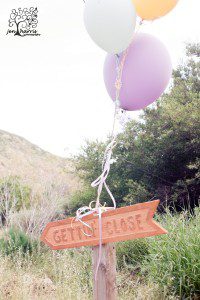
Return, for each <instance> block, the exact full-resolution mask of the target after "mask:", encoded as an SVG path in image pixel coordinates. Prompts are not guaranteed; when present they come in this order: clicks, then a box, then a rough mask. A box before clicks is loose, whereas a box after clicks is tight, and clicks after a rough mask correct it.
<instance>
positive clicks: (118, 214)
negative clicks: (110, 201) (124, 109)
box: [41, 200, 167, 250]
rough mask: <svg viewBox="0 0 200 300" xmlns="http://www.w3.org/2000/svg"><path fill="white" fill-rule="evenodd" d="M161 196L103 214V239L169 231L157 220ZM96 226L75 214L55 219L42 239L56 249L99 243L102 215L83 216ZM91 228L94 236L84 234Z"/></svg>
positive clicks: (117, 239)
mask: <svg viewBox="0 0 200 300" xmlns="http://www.w3.org/2000/svg"><path fill="white" fill-rule="evenodd" d="M158 204H159V200H155V201H152V202H145V203H140V204H135V205H132V206H126V207H122V208H118V209H115V210H112V211H107V212H104V213H103V214H102V243H103V244H105V243H111V242H118V241H125V240H133V239H137V238H145V237H148V236H154V235H159V234H165V233H167V231H166V230H165V229H164V228H162V227H161V226H160V225H159V224H158V223H156V222H155V221H154V220H153V215H154V213H155V211H156V208H157V206H158ZM83 221H84V222H86V223H87V224H88V225H89V226H90V228H91V229H92V230H89V228H88V227H86V226H85V225H83V224H81V222H79V221H74V218H69V219H66V220H61V221H56V222H51V223H49V224H47V226H46V227H45V229H44V231H43V233H42V236H41V240H42V241H43V242H44V243H45V244H47V245H48V246H49V247H50V248H51V249H53V250H59V249H66V248H76V247H81V246H96V245H98V244H99V220H98V216H95V215H90V216H86V217H84V218H83ZM84 232H87V233H88V234H89V235H90V234H91V236H87V235H85V234H84Z"/></svg>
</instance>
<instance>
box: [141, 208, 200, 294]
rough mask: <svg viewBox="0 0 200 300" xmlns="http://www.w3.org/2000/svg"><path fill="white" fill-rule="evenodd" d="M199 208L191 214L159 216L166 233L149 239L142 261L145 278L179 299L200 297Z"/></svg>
mask: <svg viewBox="0 0 200 300" xmlns="http://www.w3.org/2000/svg"><path fill="white" fill-rule="evenodd" d="M199 218H200V209H196V211H195V215H193V216H192V215H189V214H188V213H186V212H184V213H182V214H181V215H179V216H178V215H174V216H172V215H170V214H169V213H168V214H166V215H165V219H164V220H163V217H162V219H161V218H160V220H159V221H162V223H163V226H164V227H165V228H166V229H167V230H168V234H167V235H163V236H158V237H154V238H150V239H149V249H148V251H149V254H148V256H146V257H145V260H144V261H143V271H144V272H145V274H146V273H147V274H148V280H149V281H153V282H155V283H158V284H159V285H160V287H161V288H162V290H163V291H164V290H167V292H168V294H173V293H176V294H177V295H179V296H180V298H181V299H192V297H193V296H195V295H196V297H198V296H200V251H199V249H200V223H199Z"/></svg>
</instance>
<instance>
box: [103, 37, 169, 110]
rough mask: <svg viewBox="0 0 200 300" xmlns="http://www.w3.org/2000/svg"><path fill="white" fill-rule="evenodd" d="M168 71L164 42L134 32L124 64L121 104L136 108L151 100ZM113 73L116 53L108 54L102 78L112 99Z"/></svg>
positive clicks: (157, 94) (166, 80)
mask: <svg viewBox="0 0 200 300" xmlns="http://www.w3.org/2000/svg"><path fill="white" fill-rule="evenodd" d="M121 58H122V54H120V59H121ZM171 75H172V64H171V59H170V56H169V53H168V51H167V49H166V47H165V46H164V44H163V43H162V42H161V41H160V40H158V39H157V38H155V37H154V36H152V35H150V34H146V33H139V34H136V35H135V36H134V39H133V42H132V44H131V45H130V47H129V50H128V54H127V57H126V61H125V64H124V68H123V73H122V88H121V90H120V106H121V108H123V109H125V110H130V111H131V110H138V109H142V108H145V107H146V106H148V105H149V104H151V103H153V102H154V101H155V100H157V99H158V98H159V97H160V96H161V94H162V93H163V92H164V90H165V88H166V87H167V85H168V83H169V80H170V78H171ZM116 76H117V70H116V57H115V55H112V54H108V55H107V57H106V60H105V64H104V81H105V85H106V88H107V91H108V94H109V95H110V97H111V98H112V99H113V100H114V101H115V94H116V88H115V81H116Z"/></svg>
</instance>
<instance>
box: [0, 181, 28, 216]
mask: <svg viewBox="0 0 200 300" xmlns="http://www.w3.org/2000/svg"><path fill="white" fill-rule="evenodd" d="M30 198H31V189H30V187H28V186H27V185H24V184H22V183H21V182H20V179H19V177H12V176H10V177H6V178H2V179H0V215H1V218H2V221H4V220H5V219H6V217H7V215H8V214H9V212H10V211H12V212H14V211H15V212H16V211H19V210H20V209H21V208H22V207H23V208H29V207H30Z"/></svg>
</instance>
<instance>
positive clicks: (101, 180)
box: [71, 49, 128, 281]
mask: <svg viewBox="0 0 200 300" xmlns="http://www.w3.org/2000/svg"><path fill="white" fill-rule="evenodd" d="M127 54H128V49H127V50H125V51H124V52H123V54H122V58H121V61H120V56H119V55H116V69H117V76H116V81H115V88H116V99H115V111H114V119H113V126H112V133H111V141H110V143H109V144H108V145H107V147H106V149H105V152H104V156H103V162H102V173H101V175H100V176H99V177H98V178H97V179H95V180H94V181H93V182H92V183H91V186H92V187H97V198H96V200H95V201H91V202H90V204H89V206H83V207H81V208H79V209H78V210H77V211H76V217H75V221H79V222H80V223H81V224H82V225H83V226H85V227H86V228H87V229H89V230H90V231H91V234H89V233H87V232H85V231H84V230H82V232H83V234H84V235H85V236H92V235H93V229H92V226H90V225H89V224H88V223H87V222H85V221H83V218H84V217H86V216H89V215H92V214H93V215H97V216H98V225H99V253H98V262H97V266H96V272H95V281H97V279H98V278H97V276H98V270H99V267H100V264H101V257H102V214H103V213H104V212H106V211H109V210H113V209H116V200H115V198H114V196H113V194H112V192H111V191H110V189H109V187H108V185H107V183H106V179H107V177H108V175H109V172H110V167H111V164H112V163H114V162H115V160H114V159H112V154H113V149H114V148H115V147H116V145H117V141H116V136H117V135H116V133H115V127H116V121H117V118H119V119H122V117H124V114H125V111H124V110H123V109H121V108H120V90H121V88H122V74H123V68H124V64H125V60H126V57H127ZM103 187H104V188H105V189H106V191H107V193H108V195H109V196H110V198H111V200H112V203H113V206H112V207H107V206H106V203H104V205H102V204H101V201H100V197H101V193H102V189H103ZM93 204H95V207H93ZM71 225H72V224H71Z"/></svg>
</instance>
